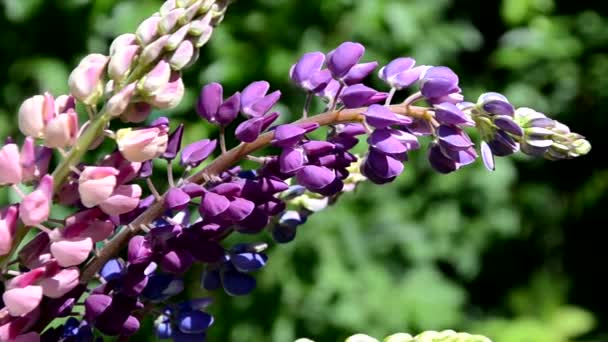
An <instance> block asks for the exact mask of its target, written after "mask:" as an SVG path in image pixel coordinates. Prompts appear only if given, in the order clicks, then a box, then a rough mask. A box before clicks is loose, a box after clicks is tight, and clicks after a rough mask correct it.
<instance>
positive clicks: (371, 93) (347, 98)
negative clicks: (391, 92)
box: [340, 84, 388, 108]
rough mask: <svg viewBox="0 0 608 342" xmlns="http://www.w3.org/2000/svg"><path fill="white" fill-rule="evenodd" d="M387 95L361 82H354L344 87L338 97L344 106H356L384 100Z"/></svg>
mask: <svg viewBox="0 0 608 342" xmlns="http://www.w3.org/2000/svg"><path fill="white" fill-rule="evenodd" d="M387 96H388V94H386V93H382V92H379V91H377V90H375V89H372V88H370V87H367V86H365V85H363V84H355V85H352V86H350V87H348V88H346V89H345V90H344V92H342V94H341V95H340V99H341V100H342V103H344V106H346V108H356V107H362V106H368V105H371V104H373V103H378V102H381V101H384V100H385V99H386V97H387Z"/></svg>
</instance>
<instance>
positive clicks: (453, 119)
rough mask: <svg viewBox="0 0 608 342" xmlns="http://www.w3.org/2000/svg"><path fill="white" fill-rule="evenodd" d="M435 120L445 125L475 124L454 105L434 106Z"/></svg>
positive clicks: (446, 103)
mask: <svg viewBox="0 0 608 342" xmlns="http://www.w3.org/2000/svg"><path fill="white" fill-rule="evenodd" d="M435 118H436V119H437V121H439V122H440V123H442V124H447V125H474V124H475V123H474V122H473V120H471V118H469V117H468V116H467V115H466V114H464V112H463V111H462V110H460V109H459V108H458V107H457V106H456V105H454V104H453V103H449V102H443V103H441V104H438V105H435Z"/></svg>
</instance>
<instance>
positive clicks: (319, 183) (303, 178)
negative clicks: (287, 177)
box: [296, 165, 336, 191]
mask: <svg viewBox="0 0 608 342" xmlns="http://www.w3.org/2000/svg"><path fill="white" fill-rule="evenodd" d="M335 178H336V174H335V173H334V172H333V171H332V170H330V169H328V168H326V167H323V166H316V165H308V166H305V167H303V168H302V170H300V171H298V173H297V174H296V179H297V181H298V184H300V185H302V186H304V187H306V188H307V189H308V190H311V191H314V190H319V189H322V188H324V187H326V186H327V185H329V184H330V183H331V182H333V181H334V179H335Z"/></svg>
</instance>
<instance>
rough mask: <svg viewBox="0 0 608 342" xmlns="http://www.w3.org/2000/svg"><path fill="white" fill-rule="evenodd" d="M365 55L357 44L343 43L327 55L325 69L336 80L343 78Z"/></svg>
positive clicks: (362, 48)
mask: <svg viewBox="0 0 608 342" xmlns="http://www.w3.org/2000/svg"><path fill="white" fill-rule="evenodd" d="M363 53H365V48H364V47H363V45H361V44H359V43H353V42H345V43H342V44H340V46H338V47H337V48H336V49H335V50H333V51H331V52H330V53H328V54H327V68H328V69H329V71H331V74H332V75H333V76H334V78H336V79H340V78H343V77H344V76H346V75H347V74H348V72H349V71H350V70H351V69H352V67H354V66H355V65H356V64H357V63H359V60H360V59H361V57H362V56H363Z"/></svg>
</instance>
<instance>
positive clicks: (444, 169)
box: [428, 143, 458, 173]
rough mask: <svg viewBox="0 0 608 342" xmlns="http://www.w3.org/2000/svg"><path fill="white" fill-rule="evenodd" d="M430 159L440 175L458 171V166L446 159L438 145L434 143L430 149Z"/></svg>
mask: <svg viewBox="0 0 608 342" xmlns="http://www.w3.org/2000/svg"><path fill="white" fill-rule="evenodd" d="M428 159H429V162H430V164H431V167H432V168H433V169H435V170H436V171H437V172H440V173H450V172H453V171H456V170H457V169H458V164H457V163H456V162H455V161H453V160H452V159H450V158H448V157H446V156H445V155H444V154H443V152H441V148H440V147H439V145H438V144H436V143H433V144H432V145H431V147H430V148H429V152H428Z"/></svg>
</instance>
